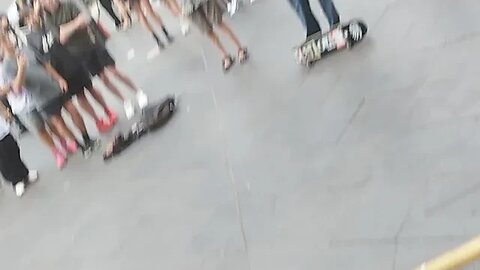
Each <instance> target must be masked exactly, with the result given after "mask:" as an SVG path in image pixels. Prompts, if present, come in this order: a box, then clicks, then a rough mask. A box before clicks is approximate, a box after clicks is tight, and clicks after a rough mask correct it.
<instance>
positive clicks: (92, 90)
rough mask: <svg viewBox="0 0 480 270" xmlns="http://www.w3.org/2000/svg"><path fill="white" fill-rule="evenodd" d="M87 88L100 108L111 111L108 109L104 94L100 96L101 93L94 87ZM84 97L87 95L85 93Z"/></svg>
mask: <svg viewBox="0 0 480 270" xmlns="http://www.w3.org/2000/svg"><path fill="white" fill-rule="evenodd" d="M86 88H87V90H88V92H89V93H90V95H92V97H93V99H95V101H96V102H97V103H98V104H100V106H102V109H103V110H104V111H107V110H109V107H108V105H107V103H106V102H105V99H104V98H103V96H102V94H100V92H98V90H97V88H95V87H94V86H93V85H91V86H88V87H86ZM83 95H85V93H83ZM85 98H86V97H85Z"/></svg>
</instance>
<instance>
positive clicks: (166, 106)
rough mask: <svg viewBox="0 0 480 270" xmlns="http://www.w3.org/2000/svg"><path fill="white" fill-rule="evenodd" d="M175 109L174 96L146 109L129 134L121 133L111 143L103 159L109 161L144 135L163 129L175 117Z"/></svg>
mask: <svg viewBox="0 0 480 270" xmlns="http://www.w3.org/2000/svg"><path fill="white" fill-rule="evenodd" d="M175 109H176V100H175V97H173V96H168V97H166V98H164V99H163V100H162V101H160V102H157V103H153V104H151V105H149V106H147V107H146V108H144V109H143V111H142V116H141V118H140V120H138V121H137V122H135V123H134V124H133V125H132V126H131V127H130V129H129V130H128V131H127V132H125V133H119V134H117V135H116V136H115V137H113V138H112V139H111V140H110V141H109V143H108V144H107V147H106V149H105V151H104V153H103V159H104V160H109V159H111V158H113V157H115V156H117V155H119V154H120V153H121V152H123V151H124V150H125V149H127V148H128V147H129V146H131V145H132V144H133V143H135V142H136V141H138V140H139V139H141V138H142V137H143V136H144V135H146V134H148V133H150V132H154V131H156V130H157V129H159V128H161V127H162V126H163V125H165V124H166V123H167V122H168V120H170V118H171V117H172V116H173V113H174V112H175Z"/></svg>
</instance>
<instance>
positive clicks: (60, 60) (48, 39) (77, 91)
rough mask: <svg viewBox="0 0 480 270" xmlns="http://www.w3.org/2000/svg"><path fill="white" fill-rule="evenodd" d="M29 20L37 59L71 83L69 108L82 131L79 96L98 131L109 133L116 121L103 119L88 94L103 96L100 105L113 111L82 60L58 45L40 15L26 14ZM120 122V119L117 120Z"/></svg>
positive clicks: (29, 39) (67, 95)
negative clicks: (75, 106)
mask: <svg viewBox="0 0 480 270" xmlns="http://www.w3.org/2000/svg"><path fill="white" fill-rule="evenodd" d="M22 16H23V17H25V21H26V22H27V24H28V26H29V28H30V33H28V34H27V44H28V46H29V47H30V48H31V49H32V50H33V51H34V52H35V54H36V56H37V58H38V59H39V60H40V61H41V62H42V63H43V65H44V67H45V68H46V69H47V70H49V71H50V73H51V74H52V75H53V76H57V73H58V76H60V77H61V78H63V79H64V80H65V81H66V83H67V88H68V90H67V92H66V93H65V94H64V102H65V103H64V106H65V109H66V110H67V111H69V112H71V115H72V117H73V118H74V119H75V118H77V123H78V126H79V128H80V130H84V129H83V126H84V125H82V122H83V121H80V120H78V116H77V115H76V110H73V109H72V106H74V105H73V103H72V98H73V97H75V96H76V97H77V100H78V103H79V104H80V106H81V107H82V108H83V109H84V110H85V111H86V112H87V114H88V115H89V116H90V117H92V119H93V120H94V121H95V124H96V126H97V129H98V131H100V132H102V133H103V132H107V131H108V130H110V128H111V127H112V125H113V124H114V123H113V122H110V119H109V120H104V119H101V118H100V117H99V116H98V115H97V114H96V112H95V110H94V109H93V107H92V105H91V104H90V102H89V101H88V99H87V97H86V95H85V92H86V91H89V92H90V93H91V95H92V96H93V97H100V98H99V99H100V102H99V104H102V103H103V104H104V106H102V107H106V108H107V111H108V110H109V109H108V107H107V105H106V104H105V101H104V99H103V97H102V96H101V94H100V93H99V92H98V90H97V89H96V88H94V87H93V84H92V80H91V78H90V75H89V73H88V71H87V70H86V69H85V67H84V66H83V65H82V64H81V61H80V60H79V59H77V58H76V57H74V56H73V55H72V54H71V53H70V52H69V51H68V50H67V49H66V48H65V47H64V46H63V45H62V44H60V43H59V42H57V41H56V40H55V38H54V37H53V34H52V33H51V32H47V30H46V29H45V28H44V27H43V24H42V20H41V17H40V15H39V14H38V13H37V12H34V11H33V10H29V11H28V12H26V13H24V14H22ZM113 120H116V119H113ZM83 136H84V140H85V141H88V142H90V139H89V137H88V134H87V133H86V132H85V133H84V134H83Z"/></svg>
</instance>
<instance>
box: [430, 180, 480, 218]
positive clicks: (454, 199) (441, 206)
mask: <svg viewBox="0 0 480 270" xmlns="http://www.w3.org/2000/svg"><path fill="white" fill-rule="evenodd" d="M478 191H480V183H476V184H474V185H473V186H471V187H469V188H467V189H465V190H463V191H461V192H460V193H457V194H455V195H454V196H451V197H450V198H448V199H446V200H442V201H440V202H438V203H437V204H435V205H433V206H431V207H429V208H427V209H425V212H424V214H425V217H432V216H433V215H435V214H437V213H439V212H441V211H443V210H445V209H446V208H448V207H450V206H451V205H453V204H455V203H458V202H459V201H461V200H463V199H465V198H466V197H468V196H470V195H472V194H475V193H477V192H478Z"/></svg>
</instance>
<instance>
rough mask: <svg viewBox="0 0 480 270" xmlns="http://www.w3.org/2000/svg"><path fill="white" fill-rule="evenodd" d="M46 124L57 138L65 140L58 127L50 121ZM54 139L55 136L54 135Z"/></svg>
mask: <svg viewBox="0 0 480 270" xmlns="http://www.w3.org/2000/svg"><path fill="white" fill-rule="evenodd" d="M45 125H46V126H47V127H48V129H49V130H50V132H51V134H52V135H54V136H55V138H56V139H57V140H65V139H64V138H63V137H62V134H60V131H58V129H57V128H56V127H55V126H54V125H51V124H49V123H48V122H45ZM52 139H53V137H52Z"/></svg>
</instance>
